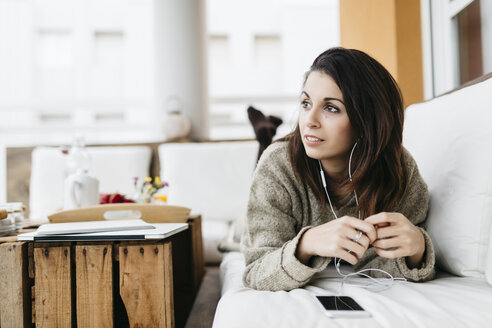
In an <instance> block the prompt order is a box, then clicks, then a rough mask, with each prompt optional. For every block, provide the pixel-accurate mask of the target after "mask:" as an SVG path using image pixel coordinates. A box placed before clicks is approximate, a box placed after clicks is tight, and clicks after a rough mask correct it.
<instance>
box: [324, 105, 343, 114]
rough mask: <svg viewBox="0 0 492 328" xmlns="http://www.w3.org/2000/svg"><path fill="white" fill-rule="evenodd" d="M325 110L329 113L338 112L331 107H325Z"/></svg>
mask: <svg viewBox="0 0 492 328" xmlns="http://www.w3.org/2000/svg"><path fill="white" fill-rule="evenodd" d="M325 110H326V111H328V112H331V113H338V112H339V111H340V110H339V109H338V108H336V107H335V106H332V105H326V106H325Z"/></svg>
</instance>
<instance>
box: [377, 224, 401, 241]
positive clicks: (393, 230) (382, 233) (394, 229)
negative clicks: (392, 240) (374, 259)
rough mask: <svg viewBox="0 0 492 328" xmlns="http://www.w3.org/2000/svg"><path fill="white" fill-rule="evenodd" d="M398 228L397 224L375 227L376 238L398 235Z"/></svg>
mask: <svg viewBox="0 0 492 328" xmlns="http://www.w3.org/2000/svg"><path fill="white" fill-rule="evenodd" d="M399 232H400V231H399V229H398V226H388V227H385V228H379V229H377V232H376V233H377V239H383V238H389V237H395V236H398V235H399Z"/></svg>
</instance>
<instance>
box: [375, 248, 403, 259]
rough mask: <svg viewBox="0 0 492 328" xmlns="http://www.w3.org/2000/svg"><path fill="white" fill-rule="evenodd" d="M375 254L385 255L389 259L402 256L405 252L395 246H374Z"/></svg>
mask: <svg viewBox="0 0 492 328" xmlns="http://www.w3.org/2000/svg"><path fill="white" fill-rule="evenodd" d="M375 251H376V254H377V255H379V256H381V257H386V258H389V259H396V258H398V257H404V256H405V254H404V252H403V250H402V249H401V248H396V249H393V250H384V249H381V248H375Z"/></svg>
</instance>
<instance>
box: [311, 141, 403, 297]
mask: <svg viewBox="0 0 492 328" xmlns="http://www.w3.org/2000/svg"><path fill="white" fill-rule="evenodd" d="M357 140H359V139H357ZM356 146H357V141H356V142H355V144H354V146H353V147H352V151H351V152H350V158H349V166H348V174H349V179H350V182H352V172H351V171H352V169H351V165H352V156H353V154H354V150H355V147H356ZM318 163H319V169H320V175H321V182H322V184H323V188H324V190H325V193H326V198H328V203H329V204H330V209H331V212H332V213H333V216H334V217H335V219H338V216H337V215H336V213H335V210H334V209H333V205H332V203H331V199H330V195H329V193H328V189H327V185H326V179H325V172H324V171H323V166H322V165H321V160H318ZM354 195H355V203H356V205H357V206H359V200H358V198H357V192H356V191H355V189H354ZM358 217H359V220H360V219H361V218H360V211H359V213H358ZM361 235H362V233H361V232H360V231H359V232H358V234H357V236H359V238H360V236H361ZM357 240H358V239H357ZM356 242H357V241H356ZM347 252H349V253H350V252H351V251H350V250H347ZM341 260H342V259H340V258H334V263H335V268H336V269H337V272H338V274H339V275H341V276H342V277H343V279H342V286H341V287H342V288H343V285H344V284H346V285H349V286H357V287H362V288H366V289H369V290H372V291H382V290H385V289H387V288H389V287H391V286H392V285H393V283H394V282H395V281H406V279H405V278H395V277H393V276H392V275H391V274H390V273H389V272H386V271H384V270H381V269H372V268H368V269H364V270H360V271H357V272H352V273H342V272H341V271H340V261H341ZM369 271H376V272H381V273H383V274H386V275H387V276H388V277H387V278H382V279H376V278H373V277H371V276H369V275H368V274H366V273H365V272H369ZM357 276H363V277H366V278H369V279H371V281H372V282H371V283H368V284H364V283H347V282H346V280H348V279H349V278H351V277H357Z"/></svg>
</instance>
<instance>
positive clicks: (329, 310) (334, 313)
mask: <svg viewBox="0 0 492 328" xmlns="http://www.w3.org/2000/svg"><path fill="white" fill-rule="evenodd" d="M316 298H317V299H318V301H319V303H320V304H321V305H322V306H323V308H324V310H325V314H326V315H327V316H329V317H332V318H342V317H351V318H369V317H370V316H371V314H370V313H369V312H367V311H366V310H364V309H363V308H362V306H360V305H359V304H358V303H357V302H356V301H354V299H353V298H352V297H349V296H316Z"/></svg>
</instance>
